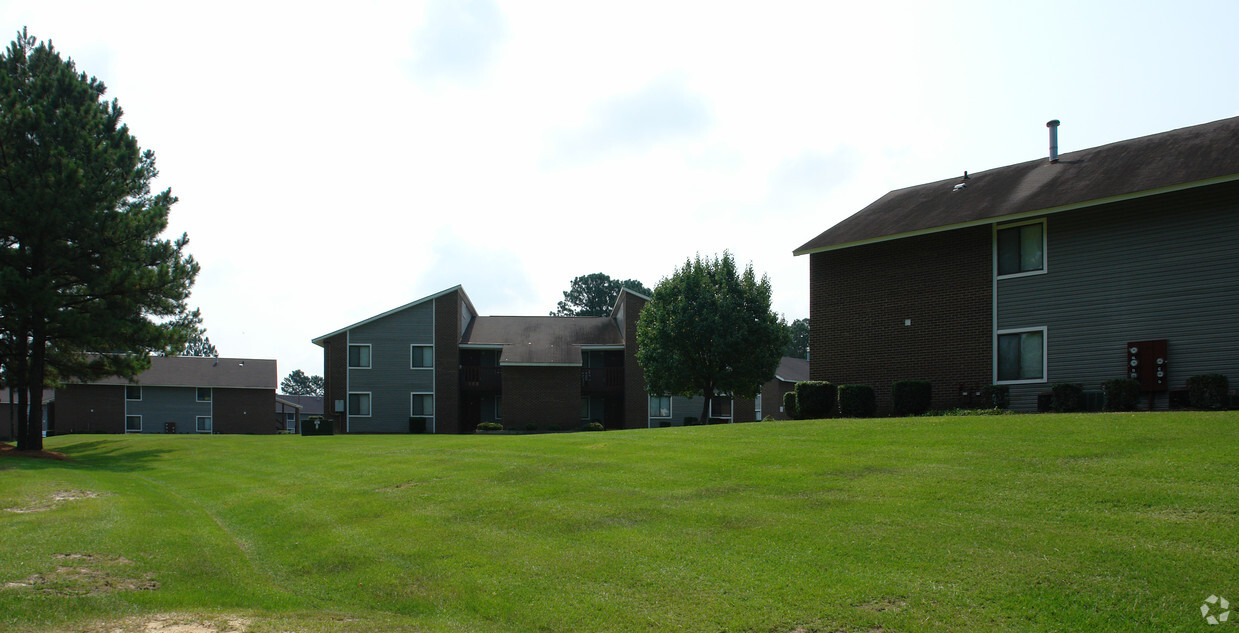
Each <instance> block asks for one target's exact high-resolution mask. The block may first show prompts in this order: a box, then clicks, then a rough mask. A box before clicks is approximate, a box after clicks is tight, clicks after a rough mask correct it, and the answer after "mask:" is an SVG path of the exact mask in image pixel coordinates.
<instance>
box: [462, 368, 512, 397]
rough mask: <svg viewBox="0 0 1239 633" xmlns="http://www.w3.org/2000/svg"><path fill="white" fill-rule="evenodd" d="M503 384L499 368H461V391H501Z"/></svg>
mask: <svg viewBox="0 0 1239 633" xmlns="http://www.w3.org/2000/svg"><path fill="white" fill-rule="evenodd" d="M502 384H503V378H502V373H501V372H500V371H499V368H498V367H477V366H462V367H461V368H460V388H461V391H499V389H500V386H501V385H502Z"/></svg>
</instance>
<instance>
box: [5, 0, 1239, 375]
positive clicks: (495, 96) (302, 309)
mask: <svg viewBox="0 0 1239 633" xmlns="http://www.w3.org/2000/svg"><path fill="white" fill-rule="evenodd" d="M1236 24H1239V3H1235V2H1230V1H1217V2H1196V1H1192V0H1186V1H1181V2H1174V3H1170V2H1141V1H1133V0H1124V1H1122V2H1087V1H1081V0H1075V1H1071V2H1054V1H1049V2H1036V3H1033V2H1020V3H1016V2H993V1H990V0H987V1H983V2H935V3H929V2H846V3H844V2H770V1H766V2H760V3H758V2H749V3H733V2H717V1H715V2H672V1H668V0H661V1H657V2H641V1H633V0H628V1H626V2H622V3H621V2H608V3H599V2H584V1H580V0H574V1H567V2H540V1H534V0H529V1H524V0H522V1H520V2H510V3H509V2H492V1H491V0H459V1H446V0H430V1H429V2H398V3H397V2H367V1H364V0H363V1H352V2H282V3H275V2H263V1H261V0H249V1H247V2H221V1H213V2H195V3H179V2H150V3H137V2H127V1H125V0H120V1H116V2H106V3H105V2H94V1H91V2H73V1H58V2H47V1H44V2H39V1H30V0H28V1H24V2H23V1H9V2H5V3H3V4H0V26H5V25H7V26H8V27H9V28H8V35H7V36H6V38H5V39H4V40H3V41H5V42H7V41H9V40H11V39H12V37H13V34H14V33H15V32H16V31H17V30H19V29H20V28H21V27H22V26H28V27H29V29H30V32H31V34H32V35H35V36H37V37H39V38H40V39H51V40H52V41H53V42H54V44H55V45H56V47H57V48H58V49H60V50H61V52H62V53H63V54H65V55H67V56H69V57H71V58H73V59H74V60H75V61H76V62H77V63H78V66H79V69H80V70H84V71H86V72H87V73H89V74H92V75H95V76H98V77H99V78H101V79H103V80H104V81H105V82H106V83H107V85H108V87H109V95H108V96H109V97H112V98H116V99H117V100H119V102H120V105H121V106H122V108H124V110H125V112H126V118H125V120H126V122H127V123H128V124H129V126H130V129H131V131H132V132H133V133H134V135H135V136H136V137H137V138H138V140H139V142H140V143H141V144H142V146H143V147H144V148H146V149H151V150H154V151H155V153H156V155H157V157H158V159H159V166H160V170H161V177H160V181H159V182H158V183H157V184H158V186H159V187H160V188H163V187H170V188H172V191H173V193H175V194H176V195H177V196H179V198H180V202H179V203H178V204H177V205H176V206H175V208H174V209H173V212H172V221H171V223H172V231H173V232H174V233H175V234H179V233H181V232H187V233H188V234H189V236H190V239H191V245H190V250H191V252H192V253H193V254H194V256H195V257H196V258H197V259H198V261H199V262H200V263H201V265H202V273H201V275H200V276H199V278H198V282H197V285H196V286H195V290H194V295H193V299H192V301H193V303H194V305H196V306H198V307H200V308H201V310H202V313H203V315H204V317H205V324H206V326H207V333H208V335H209V336H210V338H211V340H212V342H214V343H215V344H216V346H217V347H218V348H219V350H220V352H221V354H223V355H227V356H242V357H257V358H275V359H277V360H278V361H279V370H280V374H281V375H284V374H287V373H288V372H289V371H291V370H293V369H296V368H302V369H305V370H306V371H307V372H309V373H321V371H322V356H321V352H320V350H319V348H318V347H316V346H314V345H313V344H311V343H310V339H312V338H314V337H316V336H319V335H322V334H326V333H328V332H331V331H333V330H336V329H339V328H341V327H344V326H346V325H349V324H351V323H353V322H356V321H359V320H361V319H364V318H367V317H369V316H372V315H374V314H377V313H379V312H382V311H385V310H387V309H390V308H393V307H396V306H399V305H402V304H404V303H408V302H409V301H412V300H414V299H416V298H419V297H422V296H425V295H427V294H430V293H433V292H437V291H439V290H442V289H444V288H448V287H451V286H454V285H456V284H463V285H464V287H465V290H466V292H468V293H469V295H470V296H471V297H472V298H473V301H474V304H475V305H476V306H477V307H478V309H479V310H480V311H481V312H482V313H483V314H533V315H536V314H546V313H547V312H548V311H550V310H552V309H553V308H554V306H555V302H556V301H558V300H559V299H561V298H562V292H563V291H564V290H565V289H567V287H568V283H569V281H570V280H571V279H572V278H573V277H575V276H577V275H583V274H587V273H593V272H604V273H607V274H609V275H611V276H613V277H619V278H636V279H640V280H642V281H643V282H644V283H645V284H646V285H648V286H650V287H653V286H654V285H655V284H656V283H657V282H658V280H659V279H660V278H661V277H663V276H666V275H668V274H670V273H671V272H672V271H673V270H674V268H675V267H676V266H678V265H681V264H682V263H683V262H684V260H685V259H686V258H688V257H690V256H692V255H693V254H695V253H701V254H703V255H713V254H715V253H720V252H722V251H723V250H724V249H730V250H731V251H732V252H733V253H734V254H735V256H736V258H737V260H739V261H740V262H741V263H747V262H751V263H752V264H753V266H754V268H755V269H756V270H757V271H758V272H759V273H765V274H767V275H769V277H770V279H771V281H772V283H773V285H774V307H775V309H776V310H777V311H778V312H780V313H782V314H784V315H785V316H786V317H787V319H788V320H789V321H790V320H792V319H795V318H800V317H805V316H808V302H809V298H808V266H809V262H808V259H807V258H805V257H793V256H792V254H791V252H792V250H793V249H794V248H796V247H798V246H800V245H801V244H802V243H804V242H806V241H808V240H809V239H810V238H812V237H813V236H815V235H816V234H818V233H820V232H821V231H823V230H825V229H826V228H828V227H829V226H831V225H832V224H834V223H835V222H837V221H839V220H840V219H842V218H844V217H846V216H848V215H850V214H851V213H853V212H855V211H857V210H859V209H860V208H862V207H863V206H865V205H866V204H868V203H869V202H871V201H873V200H874V199H876V198H878V197H880V196H882V195H883V194H884V193H886V192H887V191H889V190H891V189H895V188H900V187H904V186H909V185H913V184H919V183H922V182H928V181H932V180H938V179H942V178H948V177H952V176H954V175H957V174H962V173H963V171H964V170H970V171H981V170H984V169H989V168H992V167H998V166H1002V165H1006V164H1011V163H1015V162H1020V161H1024V160H1030V159H1034V158H1037V157H1039V156H1042V155H1044V153H1045V151H1046V145H1047V142H1046V129H1045V122H1046V121H1047V120H1049V119H1052V118H1058V119H1061V120H1062V122H1063V124H1062V127H1061V128H1060V147H1061V150H1062V151H1063V152H1068V151H1072V150H1076V149H1083V148H1087V147H1093V146H1096V145H1101V144H1104V143H1108V142H1112V141H1117V140H1122V139H1125V138H1131V137H1135V136H1141V135H1145V134H1151V133H1155V132H1160V131H1164V130H1169V129H1174V128H1177V127H1183V126H1187V125H1193V124H1197V123H1203V122H1207V121H1213V120H1217V119H1221V118H1226V117H1230V116H1235V115H1237V114H1239V37H1236V35H1235V25H1236Z"/></svg>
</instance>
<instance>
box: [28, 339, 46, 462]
mask: <svg viewBox="0 0 1239 633" xmlns="http://www.w3.org/2000/svg"><path fill="white" fill-rule="evenodd" d="M45 338H46V334H45V333H44V329H43V326H41V325H38V326H35V328H34V336H32V337H31V342H30V343H31V344H30V375H29V376H28V377H27V378H26V385H27V387H28V389H27V392H28V393H29V394H30V395H29V397H28V400H29V410H28V411H29V412H28V413H27V415H26V418H27V422H26V444H27V448H26V449H25V450H28V451H41V450H43V379H44V374H45V373H46V370H45V368H46V361H47V342H46V341H45V340H44V339H45Z"/></svg>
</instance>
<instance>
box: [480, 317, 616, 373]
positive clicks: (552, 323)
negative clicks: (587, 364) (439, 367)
mask: <svg viewBox="0 0 1239 633" xmlns="http://www.w3.org/2000/svg"><path fill="white" fill-rule="evenodd" d="M460 342H461V345H477V346H488V347H502V348H503V353H502V354H501V355H500V358H499V364H500V365H549V366H556V365H558V366H572V367H579V366H580V365H581V348H582V347H609V346H621V347H622V346H623V344H624V335H623V333H622V332H620V330H619V326H618V325H616V323H615V321H614V320H613V319H611V318H610V317H553V316H536V317H521V316H490V317H477V318H475V319H473V322H472V323H470V324H469V327H468V328H467V329H466V330H465V333H464V336H463V337H461V341H460Z"/></svg>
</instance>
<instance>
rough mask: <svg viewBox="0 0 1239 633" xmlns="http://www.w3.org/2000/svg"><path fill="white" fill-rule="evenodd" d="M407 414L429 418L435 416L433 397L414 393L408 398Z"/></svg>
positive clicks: (429, 394)
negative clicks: (409, 401)
mask: <svg viewBox="0 0 1239 633" xmlns="http://www.w3.org/2000/svg"><path fill="white" fill-rule="evenodd" d="M409 399H410V400H411V403H410V405H409V414H410V415H412V416H414V417H425V418H429V417H431V416H433V415H434V414H435V397H434V394H431V393H415V394H411V395H410V396H409Z"/></svg>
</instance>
